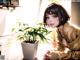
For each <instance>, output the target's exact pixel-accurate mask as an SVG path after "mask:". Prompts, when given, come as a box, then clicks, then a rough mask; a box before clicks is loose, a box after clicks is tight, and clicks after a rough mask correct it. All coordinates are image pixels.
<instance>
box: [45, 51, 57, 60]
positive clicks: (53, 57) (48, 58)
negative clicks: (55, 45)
mask: <svg viewBox="0 0 80 60" xmlns="http://www.w3.org/2000/svg"><path fill="white" fill-rule="evenodd" d="M57 59H58V54H57V53H55V52H50V51H48V52H47V53H46V54H45V56H44V60H57Z"/></svg>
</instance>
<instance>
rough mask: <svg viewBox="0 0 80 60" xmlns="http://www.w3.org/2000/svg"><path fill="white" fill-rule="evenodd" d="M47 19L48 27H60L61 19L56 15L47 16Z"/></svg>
mask: <svg viewBox="0 0 80 60" xmlns="http://www.w3.org/2000/svg"><path fill="white" fill-rule="evenodd" d="M46 17H47V19H46V23H47V26H48V27H52V28H54V27H57V26H58V25H59V17H57V16H55V15H54V14H47V15H46Z"/></svg>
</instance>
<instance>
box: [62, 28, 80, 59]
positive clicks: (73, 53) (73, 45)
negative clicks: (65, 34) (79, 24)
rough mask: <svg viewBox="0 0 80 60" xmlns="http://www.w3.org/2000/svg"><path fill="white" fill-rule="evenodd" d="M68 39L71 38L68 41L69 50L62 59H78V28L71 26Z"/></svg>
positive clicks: (79, 38)
mask: <svg viewBox="0 0 80 60" xmlns="http://www.w3.org/2000/svg"><path fill="white" fill-rule="evenodd" d="M70 39H71V40H72V41H71V42H70V43H69V49H70V51H69V52H68V53H67V54H66V55H65V56H64V57H63V59H75V60H76V59H80V30H79V29H75V28H73V29H72V32H71V33H70Z"/></svg>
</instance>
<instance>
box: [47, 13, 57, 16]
mask: <svg viewBox="0 0 80 60" xmlns="http://www.w3.org/2000/svg"><path fill="white" fill-rule="evenodd" d="M46 16H56V14H48V13H46Z"/></svg>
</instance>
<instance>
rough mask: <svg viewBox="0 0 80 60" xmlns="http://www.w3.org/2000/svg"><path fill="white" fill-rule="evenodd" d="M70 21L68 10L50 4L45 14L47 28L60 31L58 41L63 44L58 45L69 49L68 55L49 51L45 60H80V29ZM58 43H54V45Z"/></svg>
mask: <svg viewBox="0 0 80 60" xmlns="http://www.w3.org/2000/svg"><path fill="white" fill-rule="evenodd" d="M69 19H70V17H69V15H68V14H67V12H66V10H65V9H64V8H63V7H62V6H61V5H59V4H56V3H52V4H50V5H49V6H48V7H47V8H46V10H45V13H44V24H45V26H48V27H51V28H55V27H56V28H57V29H58V31H57V32H58V36H59V37H58V40H59V41H60V42H61V43H57V45H61V44H62V45H61V46H64V47H66V48H69V51H67V53H64V52H63V53H54V52H51V51H48V52H47V53H46V54H45V56H44V60H59V59H61V60H68V59H70V60H71V59H73V60H79V59H80V45H79V44H80V29H77V28H75V27H73V26H72V25H71V24H70V23H68V20H69ZM55 43H56V42H54V43H53V45H54V44H55Z"/></svg>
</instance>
